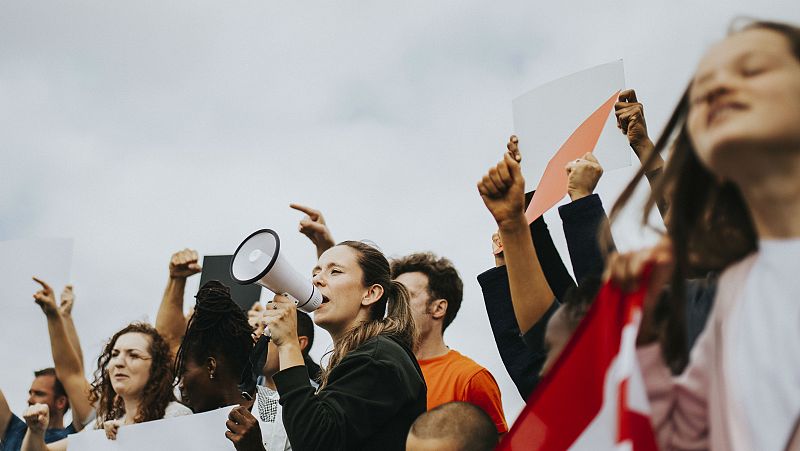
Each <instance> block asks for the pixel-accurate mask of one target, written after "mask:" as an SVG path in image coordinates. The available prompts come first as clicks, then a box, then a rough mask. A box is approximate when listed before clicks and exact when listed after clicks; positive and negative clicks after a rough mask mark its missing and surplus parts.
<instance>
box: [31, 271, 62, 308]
mask: <svg viewBox="0 0 800 451" xmlns="http://www.w3.org/2000/svg"><path fill="white" fill-rule="evenodd" d="M33 280H34V281H35V282H36V283H38V284H39V285H41V286H42V289H41V290H39V291H37V292H36V293H34V294H33V299H34V300H35V301H36V303H37V304H39V307H41V308H42V312H44V314H45V315H47V316H54V315H58V305H56V295H55V293H54V292H53V289H52V288H50V285H48V284H47V282H45V281H43V280H41V279H38V278H36V277H34V278H33Z"/></svg>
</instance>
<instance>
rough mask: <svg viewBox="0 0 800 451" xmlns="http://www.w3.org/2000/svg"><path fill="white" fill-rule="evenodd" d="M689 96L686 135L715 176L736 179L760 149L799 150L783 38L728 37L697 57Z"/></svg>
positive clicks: (791, 73) (797, 93)
mask: <svg viewBox="0 0 800 451" xmlns="http://www.w3.org/2000/svg"><path fill="white" fill-rule="evenodd" d="M689 94H690V102H691V105H690V108H689V116H688V119H687V126H688V131H689V136H690V138H691V140H692V143H693V144H694V147H695V149H696V150H697V154H698V157H699V158H700V160H701V161H702V162H703V164H704V165H705V166H706V167H708V168H709V169H710V170H711V171H712V172H714V173H715V174H717V175H718V176H722V177H726V178H731V179H733V180H737V179H741V175H740V173H741V172H742V171H744V170H747V169H749V167H752V165H748V164H746V162H747V158H751V159H753V158H757V159H759V160H760V161H762V162H763V161H764V159H766V158H767V156H766V155H763V151H765V150H769V149H787V148H790V149H791V150H793V151H797V150H800V127H798V124H799V123H800V62H798V60H797V59H796V58H795V56H794V55H793V54H792V52H791V48H790V45H789V41H788V40H787V39H786V38H785V37H784V36H783V35H781V34H779V33H777V32H775V31H769V30H758V29H756V30H748V31H743V32H740V33H737V34H734V35H731V36H730V37H728V38H727V39H725V40H724V41H722V42H721V43H719V44H717V45H716V46H714V47H712V48H711V50H710V51H709V52H708V54H706V56H705V57H704V58H703V59H702V61H701V62H700V65H699V67H698V69H697V75H696V76H695V78H694V80H693V81H692V86H691V89H690V92H689ZM759 151H761V154H759V153H758V152H759ZM752 161H757V160H752ZM743 163H744V164H743Z"/></svg>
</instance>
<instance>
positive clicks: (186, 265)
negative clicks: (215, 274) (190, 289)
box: [169, 249, 203, 279]
mask: <svg viewBox="0 0 800 451" xmlns="http://www.w3.org/2000/svg"><path fill="white" fill-rule="evenodd" d="M198 260H199V256H198V255H197V251H195V250H193V249H184V250H182V251H178V252H175V253H174V254H172V257H171V258H170V260H169V277H170V278H172V279H185V278H187V277H189V276H193V275H195V274H197V273H199V272H200V271H202V270H203V268H201V267H200V265H199V264H198V263H197V262H198Z"/></svg>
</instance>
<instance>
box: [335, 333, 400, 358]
mask: <svg viewBox="0 0 800 451" xmlns="http://www.w3.org/2000/svg"><path fill="white" fill-rule="evenodd" d="M409 352H410V351H409V350H407V349H406V347H405V346H403V345H401V344H400V343H399V342H398V341H397V340H396V339H394V338H392V337H390V336H387V335H382V334H381V335H376V336H374V337H370V338H368V339H366V340H364V342H363V343H361V344H360V345H359V346H358V347H357V348H356V349H354V350H353V351H352V352H351V353H350V354H349V355H348V357H350V356H364V357H369V358H373V359H380V358H381V357H383V356H385V355H387V354H390V355H391V354H397V355H408V353H409Z"/></svg>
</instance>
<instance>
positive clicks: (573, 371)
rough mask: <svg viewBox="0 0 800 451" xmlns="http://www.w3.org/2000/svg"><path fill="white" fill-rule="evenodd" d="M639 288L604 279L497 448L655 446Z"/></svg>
mask: <svg viewBox="0 0 800 451" xmlns="http://www.w3.org/2000/svg"><path fill="white" fill-rule="evenodd" d="M649 274H650V268H648V269H646V270H645V275H644V277H643V281H644V282H643V283H641V284H640V288H639V289H638V291H636V292H633V293H624V292H622V290H621V289H620V288H619V287H617V286H616V285H614V284H613V283H611V282H607V283H606V284H605V285H604V286H603V287H602V289H601V290H600V293H599V294H598V296H597V299H596V300H595V301H594V303H593V304H592V306H591V307H590V308H589V311H588V312H587V313H586V317H585V318H584V319H583V321H582V322H581V324H580V325H579V326H578V328H577V329H576V330H575V333H574V334H573V335H572V338H571V339H570V342H569V343H568V344H567V345H566V346H565V347H564V350H563V351H562V353H561V355H560V356H559V358H558V360H557V361H556V363H555V364H554V365H553V367H552V368H551V369H550V371H549V372H548V373H547V374H546V375H545V376H544V377H543V378H542V380H541V382H540V383H539V385H538V387H537V389H536V390H535V391H534V392H533V393H532V394H531V396H530V398H529V399H528V403H527V405H526V407H525V409H524V410H523V411H522V413H521V414H520V416H519V418H517V421H516V422H515V423H514V425H513V427H512V428H511V430H510V431H509V433H508V434H507V435H506V436H505V437H504V438H503V440H502V442H501V443H500V445H499V446H498V447H497V449H498V450H503V451H505V450H543V451H544V450H548V451H549V450H565V449H574V450H593V451H603V450H635V451H651V450H657V449H658V447H657V445H656V441H655V435H654V433H653V429H652V426H651V424H650V415H649V411H650V408H649V403H648V401H647V395H646V392H645V387H644V381H643V379H642V374H641V371H640V368H639V365H638V361H637V359H636V336H637V333H638V330H639V323H640V320H641V316H642V305H643V302H644V297H645V294H646V291H647V283H646V281H647V280H649Z"/></svg>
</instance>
